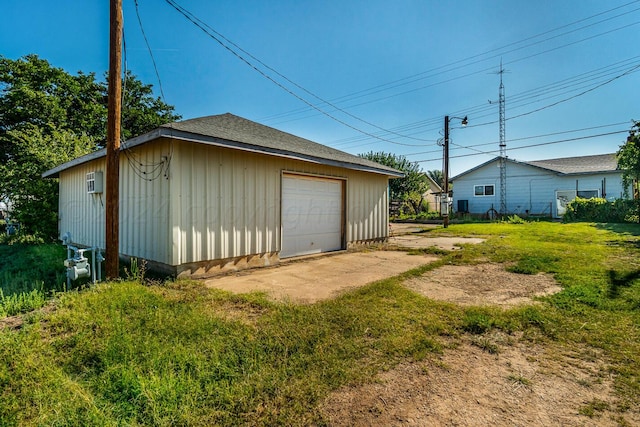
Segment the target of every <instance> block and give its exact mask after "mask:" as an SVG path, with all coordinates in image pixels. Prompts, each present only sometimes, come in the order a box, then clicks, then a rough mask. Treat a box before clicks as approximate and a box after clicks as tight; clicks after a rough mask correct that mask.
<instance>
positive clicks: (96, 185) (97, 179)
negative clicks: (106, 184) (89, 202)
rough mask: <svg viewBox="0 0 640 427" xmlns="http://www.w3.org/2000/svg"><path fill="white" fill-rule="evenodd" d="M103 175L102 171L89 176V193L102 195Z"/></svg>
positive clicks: (91, 173) (90, 173)
mask: <svg viewBox="0 0 640 427" xmlns="http://www.w3.org/2000/svg"><path fill="white" fill-rule="evenodd" d="M102 188H103V175H102V171H95V172H89V173H88V174H87V193H89V194H98V193H102Z"/></svg>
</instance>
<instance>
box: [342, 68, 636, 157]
mask: <svg viewBox="0 0 640 427" xmlns="http://www.w3.org/2000/svg"><path fill="white" fill-rule="evenodd" d="M639 60H640V56H636V57H633V58H629V59H626V60H624V61H619V62H616V63H614V64H610V65H608V66H605V67H601V68H599V69H596V70H592V71H589V72H586V73H582V74H579V75H577V76H574V77H570V78H567V79H563V80H560V81H558V82H555V83H551V84H549V85H546V86H542V87H539V88H535V89H530V90H527V91H524V92H522V93H520V94H516V95H512V96H509V97H507V102H508V103H509V106H510V109H517V108H520V107H523V106H526V105H530V104H533V103H537V102H541V101H544V100H546V99H553V98H556V97H558V96H561V95H565V94H568V93H571V92H574V91H575V90H582V89H585V88H587V89H586V90H583V91H582V92H580V93H578V94H577V95H573V96H570V97H568V98H564V99H562V100H559V101H556V102H554V103H552V104H549V105H546V106H544V107H541V108H538V109H536V110H535V111H529V112H526V113H522V114H519V115H516V116H512V117H509V118H507V120H511V119H514V118H517V117H520V116H524V115H528V114H532V113H533V112H536V111H540V110H543V109H546V108H550V107H551V106H554V105H557V104H560V103H562V102H566V101H568V100H570V99H573V98H576V97H578V96H581V95H584V94H586V93H589V92H591V91H593V90H595V89H597V88H599V87H601V86H604V85H606V84H608V83H611V82H613V81H615V80H617V79H619V78H621V77H623V76H625V75H628V74H631V73H633V72H636V71H638V69H639V68H640V61H639ZM631 61H636V62H635V63H634V62H631ZM630 62H631V64H632V65H633V66H632V67H631V68H624V72H622V73H619V70H620V69H621V68H622V67H628V66H629V63H630ZM603 70H608V71H603ZM613 72H617V73H618V74H616V75H615V76H614V77H610V76H611V74H612V73H613ZM607 77H608V79H607V80H606V81H604V82H603V81H602V78H607ZM591 82H594V84H588V85H587V84H586V83H591ZM579 84H580V85H582V86H579V87H577V88H574V89H572V90H565V89H567V88H570V87H572V86H576V85H579ZM558 91H564V92H560V93H556V94H553V92H558ZM548 94H553V95H549V96H547V97H542V96H544V95H548ZM541 97H542V98H541ZM494 109H495V107H494V106H492V105H488V104H482V105H478V106H475V107H468V108H465V109H462V110H461V111H460V112H459V113H458V114H463V113H462V111H464V114H465V115H469V116H473V117H474V119H480V118H483V117H487V116H490V115H493V114H494V113H493V111H494ZM483 112H488V114H484V115H483V114H481V113H483ZM489 112H490V113H489ZM441 121H442V118H441V117H434V118H432V119H427V120H422V121H419V122H414V123H410V124H407V125H403V126H401V127H399V128H398V129H401V130H402V131H404V132H406V131H407V130H408V129H410V128H412V129H415V128H416V127H418V126H422V127H425V126H429V125H434V126H436V127H435V128H432V129H427V130H423V131H422V132H426V131H433V130H440V128H441ZM495 123H497V120H493V121H489V122H481V123H475V124H470V125H468V126H467V127H480V126H486V125H490V124H495ZM365 140H366V138H363V137H361V136H355V137H349V138H344V139H341V140H337V141H333V143H332V145H334V146H344V145H350V143H352V142H357V141H365Z"/></svg>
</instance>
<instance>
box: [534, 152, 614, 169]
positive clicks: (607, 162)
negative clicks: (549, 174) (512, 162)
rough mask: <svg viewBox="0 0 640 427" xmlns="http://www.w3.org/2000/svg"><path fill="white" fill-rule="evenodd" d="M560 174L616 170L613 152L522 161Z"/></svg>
mask: <svg viewBox="0 0 640 427" xmlns="http://www.w3.org/2000/svg"><path fill="white" fill-rule="evenodd" d="M522 163H526V164H529V165H533V166H538V167H540V168H544V169H549V170H552V171H555V172H559V173H562V174H576V173H595V172H611V171H615V170H618V161H617V159H616V155H615V153H612V154H599V155H595V156H581V157H564V158H561V159H549V160H535V161H532V162H522Z"/></svg>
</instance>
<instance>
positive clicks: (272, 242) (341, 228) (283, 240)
mask: <svg viewBox="0 0 640 427" xmlns="http://www.w3.org/2000/svg"><path fill="white" fill-rule="evenodd" d="M105 156H106V151H105V150H101V151H97V152H95V153H91V154H88V155H86V156H83V157H80V158H78V159H75V160H73V161H71V162H68V163H65V164H63V165H60V166H58V167H56V168H54V169H51V170H49V171H47V172H46V173H44V174H43V176H44V177H58V178H59V179H60V223H59V231H60V233H61V234H64V233H66V232H70V233H71V238H72V240H73V242H74V243H76V244H78V245H82V246H97V247H101V248H104V246H105V207H104V202H103V194H102V193H103V191H104V189H103V182H104V175H105V174H106V172H105V170H106V159H105ZM401 176H402V173H401V172H399V171H397V170H395V169H392V168H389V167H387V166H384V165H380V164H378V163H375V162H371V161H369V160H366V159H362V158H360V157H356V156H353V155H350V154H347V153H344V152H342V151H338V150H335V149H333V148H330V147H327V146H324V145H321V144H317V143H315V142H312V141H309V140H306V139H303V138H299V137H297V136H294V135H291V134H288V133H285V132H281V131H279V130H276V129H273V128H270V127H267V126H263V125H261V124H258V123H255V122H252V121H249V120H246V119H243V118H241V117H237V116H234V115H232V114H228V113H227V114H222V115H217V116H209V117H202V118H197V119H192V120H185V121H182V122H176V123H170V124H166V125H163V126H160V127H159V128H157V129H155V130H153V131H151V132H149V133H147V134H144V135H141V136H138V137H136V138H133V139H130V140H129V141H127V142H126V143H125V144H123V147H122V151H121V153H120V227H119V231H120V234H119V236H120V237H119V239H120V247H119V249H120V253H121V255H122V256H124V257H125V258H126V257H137V258H143V259H146V260H147V261H149V267H151V268H154V269H156V270H160V271H163V272H166V273H170V274H177V275H191V276H198V277H202V276H207V275H211V274H215V273H216V272H219V271H223V270H235V269H240V268H245V267H251V266H259V265H270V264H274V263H277V262H278V261H279V260H280V258H286V257H293V256H298V255H305V254H313V253H320V252H328V251H335V250H341V249H346V248H348V247H349V246H351V245H353V244H358V243H363V242H370V241H381V240H385V239H386V238H387V237H388V233H389V212H388V206H389V192H388V180H389V178H394V177H401Z"/></svg>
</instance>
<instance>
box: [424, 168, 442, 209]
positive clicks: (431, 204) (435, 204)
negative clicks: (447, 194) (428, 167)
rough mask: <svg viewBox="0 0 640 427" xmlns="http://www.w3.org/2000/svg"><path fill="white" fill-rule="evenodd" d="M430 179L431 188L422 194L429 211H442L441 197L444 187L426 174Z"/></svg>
mask: <svg viewBox="0 0 640 427" xmlns="http://www.w3.org/2000/svg"><path fill="white" fill-rule="evenodd" d="M425 176H426V177H427V180H428V181H429V189H428V190H427V191H426V192H425V193H424V194H423V195H422V197H423V198H424V200H425V202H427V208H428V210H429V212H440V199H441V198H442V188H441V187H440V185H439V184H438V183H437V182H435V181H434V180H433V179H432V178H431V177H430V176H429V175H425Z"/></svg>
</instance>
